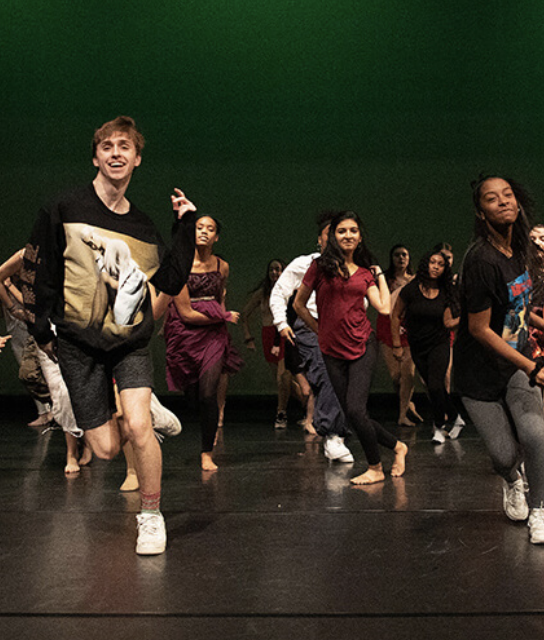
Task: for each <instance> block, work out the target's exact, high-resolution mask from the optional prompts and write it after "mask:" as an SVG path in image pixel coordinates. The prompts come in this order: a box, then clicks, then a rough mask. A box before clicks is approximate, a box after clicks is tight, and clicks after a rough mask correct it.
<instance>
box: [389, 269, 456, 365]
mask: <svg viewBox="0 0 544 640" xmlns="http://www.w3.org/2000/svg"><path fill="white" fill-rule="evenodd" d="M399 296H400V297H401V298H402V301H403V302H404V305H405V307H406V310H405V313H404V317H405V319H406V325H405V326H406V333H407V335H408V343H409V344H410V349H412V350H413V351H416V352H417V353H426V352H427V351H429V350H430V349H432V348H433V347H436V346H437V345H439V344H442V343H447V342H448V341H449V339H450V338H449V331H448V330H447V329H446V327H445V326H444V311H445V310H446V295H445V293H444V291H443V290H440V291H439V293H438V295H437V296H436V298H427V297H426V296H424V295H423V294H422V293H421V289H420V288H419V282H418V281H417V279H415V278H414V280H412V281H411V282H409V283H408V284H407V285H405V286H404V287H403V288H402V289H401V291H400V293H399Z"/></svg>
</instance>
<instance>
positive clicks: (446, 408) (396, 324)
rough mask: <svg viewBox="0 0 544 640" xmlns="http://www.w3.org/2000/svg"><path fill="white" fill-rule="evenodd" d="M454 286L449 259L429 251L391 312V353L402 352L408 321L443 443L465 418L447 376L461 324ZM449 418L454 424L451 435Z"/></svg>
mask: <svg viewBox="0 0 544 640" xmlns="http://www.w3.org/2000/svg"><path fill="white" fill-rule="evenodd" d="M452 302H453V284H452V281H451V271H450V268H449V264H448V260H447V258H446V256H445V255H443V254H442V253H435V252H434V251H429V252H428V253H427V254H425V255H424V256H423V258H422V259H421V261H420V263H419V267H418V270H417V274H416V277H415V278H414V279H413V280H412V281H411V282H410V283H408V284H407V285H406V286H405V287H403V288H402V289H401V290H400V293H399V297H398V298H397V301H396V303H395V307H394V309H393V313H392V316H391V332H392V334H393V345H394V346H393V353H394V355H395V357H396V358H398V359H399V360H401V359H402V356H403V351H404V350H403V347H402V345H401V342H400V341H401V334H400V327H401V321H402V319H403V318H405V320H406V331H407V334H408V343H409V345H410V349H411V351H412V358H413V360H414V363H415V365H416V368H417V370H418V372H419V374H420V375H421V377H422V379H423V381H424V382H425V384H426V386H427V392H428V394H429V399H430V401H431V407H432V411H433V437H432V441H433V442H434V443H436V444H443V443H444V442H445V441H446V436H447V435H449V437H450V438H451V439H452V440H455V439H456V438H458V437H459V434H460V433H461V430H462V428H463V426H464V424H465V423H464V421H463V419H462V418H461V416H460V415H459V412H458V411H457V408H456V407H455V404H454V403H453V401H452V399H451V397H450V395H449V393H448V392H447V391H446V385H445V377H446V372H447V370H448V366H449V363H450V358H451V354H450V330H451V329H454V328H455V327H456V326H457V324H458V323H459V319H458V318H454V317H453V315H452V312H451V305H452ZM446 419H448V420H450V421H451V422H453V426H452V428H451V430H450V431H449V434H448V433H447V432H446V430H445V424H446Z"/></svg>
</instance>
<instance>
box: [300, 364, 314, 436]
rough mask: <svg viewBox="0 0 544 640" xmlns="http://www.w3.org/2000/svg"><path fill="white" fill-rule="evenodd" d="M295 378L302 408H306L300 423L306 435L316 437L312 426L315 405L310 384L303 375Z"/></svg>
mask: <svg viewBox="0 0 544 640" xmlns="http://www.w3.org/2000/svg"><path fill="white" fill-rule="evenodd" d="M295 378H296V380H297V382H298V386H299V388H300V391H301V394H302V399H303V402H304V404H303V406H305V408H306V415H305V416H304V420H303V421H302V426H303V428H304V431H306V433H309V434H310V435H313V436H316V435H317V431H316V430H315V429H314V425H313V422H314V405H315V401H314V394H313V393H312V389H311V387H310V384H309V382H308V380H306V376H305V375H304V374H303V373H297V374H296V376H295Z"/></svg>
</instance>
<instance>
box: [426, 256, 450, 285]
mask: <svg viewBox="0 0 544 640" xmlns="http://www.w3.org/2000/svg"><path fill="white" fill-rule="evenodd" d="M445 268H446V263H445V261H444V258H443V257H442V256H441V255H440V254H439V253H435V254H434V255H432V256H431V257H430V258H429V277H430V279H431V280H438V279H439V278H440V277H441V276H442V274H443V273H444V269H445Z"/></svg>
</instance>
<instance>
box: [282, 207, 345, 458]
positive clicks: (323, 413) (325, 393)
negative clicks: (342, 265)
mask: <svg viewBox="0 0 544 640" xmlns="http://www.w3.org/2000/svg"><path fill="white" fill-rule="evenodd" d="M333 215H334V214H333V213H331V212H328V211H327V212H324V213H322V214H321V215H319V216H318V218H317V226H318V237H317V245H318V247H319V251H318V252H315V253H311V254H309V255H303V256H299V257H298V258H295V259H294V260H293V261H292V262H291V263H290V264H289V265H287V267H286V268H285V269H284V271H283V273H282V274H281V276H280V277H279V279H278V281H277V282H276V284H275V285H274V288H273V289H272V292H271V293H270V310H271V311H272V315H273V317H274V324H275V325H276V328H277V329H278V331H279V332H280V335H281V336H282V337H284V338H285V339H286V340H287V341H289V342H290V343H291V344H292V345H296V347H297V349H298V353H299V355H300V358H301V361H302V362H301V363H299V366H301V367H302V369H303V371H304V374H305V376H306V379H307V380H308V382H309V384H310V387H311V389H312V392H313V395H314V419H313V425H314V427H315V430H316V431H317V433H318V434H319V435H320V436H322V437H324V438H325V440H324V443H323V452H324V454H325V457H326V458H327V459H329V460H331V461H337V462H346V463H350V462H353V455H352V454H351V451H350V450H349V449H348V447H347V446H346V444H345V438H347V437H348V436H349V435H350V431H349V429H348V427H347V425H346V421H345V417H344V414H343V412H342V409H341V407H340V404H339V402H338V399H337V397H336V395H335V393H334V390H333V388H332V385H331V382H330V380H329V376H328V374H327V370H326V368H325V363H324V362H323V357H322V355H321V351H320V349H319V344H318V340H317V336H316V334H315V333H314V332H313V331H312V330H311V329H310V328H309V327H307V326H306V324H305V323H304V322H303V321H302V320H301V319H300V318H298V319H297V320H296V322H295V325H294V327H293V328H291V326H290V325H289V322H288V317H287V312H288V306H289V300H290V299H291V297H292V296H293V293H295V292H296V291H297V290H298V288H299V287H300V285H301V284H302V279H303V278H304V275H305V274H306V271H307V270H308V267H309V266H310V265H311V264H312V262H313V260H314V259H316V258H319V256H320V254H321V251H322V250H323V249H324V248H325V246H326V244H327V238H328V234H329V228H330V224H331V219H332V217H333ZM308 309H309V310H310V313H311V314H312V316H313V317H314V318H317V315H318V314H317V306H316V304H315V295H314V294H312V295H311V296H310V299H309V300H308Z"/></svg>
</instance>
